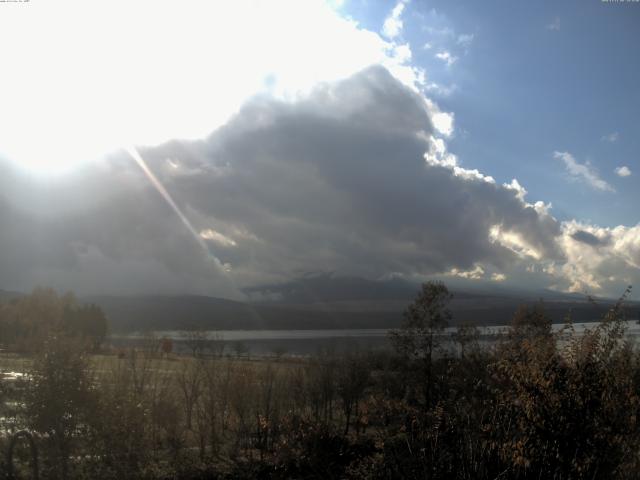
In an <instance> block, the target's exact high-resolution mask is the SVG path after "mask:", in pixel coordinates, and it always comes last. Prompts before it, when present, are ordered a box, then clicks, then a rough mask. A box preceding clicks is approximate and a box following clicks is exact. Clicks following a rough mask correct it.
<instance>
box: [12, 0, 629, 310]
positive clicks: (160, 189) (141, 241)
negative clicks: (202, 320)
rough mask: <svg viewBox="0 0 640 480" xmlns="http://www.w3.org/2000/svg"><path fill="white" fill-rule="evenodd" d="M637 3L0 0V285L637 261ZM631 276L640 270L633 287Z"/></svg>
mask: <svg viewBox="0 0 640 480" xmlns="http://www.w3.org/2000/svg"><path fill="white" fill-rule="evenodd" d="M639 21H640V3H639V2H633V1H621V2H606V1H601V0H597V1H596V0H587V1H564V2H551V1H549V2H526V3H522V2H518V4H517V5H516V4H515V3H514V2H498V1H492V0H487V1H484V2H475V1H458V2H450V1H441V0H431V1H420V2H418V1H416V0H413V1H399V2H393V1H392V2H373V1H371V0H344V1H336V0H333V1H323V0H309V1H293V0H290V1H285V0H283V1H257V0H251V1H250V0H246V1H244V0H239V1H234V2H226V3H223V2H206V1H196V0H189V1H184V2H157V1H153V2H152V1H140V2H126V1H124V0H115V1H112V2H98V1H95V2H94V1H74V0H60V1H56V2H44V1H42V0H31V1H29V2H5V3H0V65H2V76H1V77H0V225H2V228H1V229H0V289H5V290H22V291H25V290H31V289H32V288H33V287H35V286H37V285H46V286H53V287H54V288H57V289H60V290H73V291H75V292H77V293H79V294H137V293H162V294H165V293H197V294H206V295H213V296H219V297H227V298H243V295H244V294H243V293H242V291H243V289H244V288H246V287H250V286H256V285H261V284H277V283H279V282H288V281H290V280H292V279H295V278H299V277H302V276H305V275H309V274H318V273H328V272H332V273H333V274H334V275H349V276H360V277H363V278H367V279H389V278H404V279H407V280H411V281H423V280H426V279H430V278H439V279H443V280H445V281H447V280H450V281H454V280H456V279H464V280H465V281H468V282H478V284H483V285H500V286H513V287H518V288H525V289H531V290H539V289H552V290H557V291H567V292H580V293H589V294H592V295H606V296H617V295H619V294H621V293H622V292H623V291H624V288H625V287H626V286H627V285H638V284H640V282H639V281H638V280H640V224H639V221H640V218H639V214H638V212H637V209H636V208H635V207H636V205H638V204H639V201H640V189H639V188H637V185H638V180H637V179H638V174H639V172H640V135H639V134H640V119H639V118H638V115H637V111H638V107H639V106H640V91H639V89H638V88H637V84H638V80H640V58H639V57H638V56H637V55H636V54H635V46H636V45H638V43H639V41H640V29H638V28H637V25H638V22H639ZM634 297H635V298H638V297H637V295H634Z"/></svg>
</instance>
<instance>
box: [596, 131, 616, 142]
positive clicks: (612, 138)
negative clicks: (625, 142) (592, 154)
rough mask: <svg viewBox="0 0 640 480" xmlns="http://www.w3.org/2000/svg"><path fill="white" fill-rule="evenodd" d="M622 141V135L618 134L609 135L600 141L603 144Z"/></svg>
mask: <svg viewBox="0 0 640 480" xmlns="http://www.w3.org/2000/svg"><path fill="white" fill-rule="evenodd" d="M619 139H620V134H619V133H618V132H612V133H608V134H607V135H603V136H602V137H601V138H600V140H602V141H603V142H609V143H615V142H617V141H618V140H619Z"/></svg>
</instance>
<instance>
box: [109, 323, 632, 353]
mask: <svg viewBox="0 0 640 480" xmlns="http://www.w3.org/2000/svg"><path fill="white" fill-rule="evenodd" d="M596 325H597V322H584V323H574V328H575V331H576V332H577V333H580V332H583V331H584V330H585V329H586V328H594V327H595V326H596ZM563 326H564V325H563V324H554V325H553V328H554V330H560V329H561V328H562V327H563ZM507 328H508V327H507V326H504V325H503V326H486V327H479V330H480V335H481V340H480V341H481V343H485V344H489V343H491V342H493V341H494V340H495V336H496V335H500V334H501V333H503V332H504V331H506V329H507ZM455 331H456V328H455V327H450V328H447V329H445V331H444V334H443V335H444V336H446V337H449V336H450V335H452V334H453V333H455ZM388 332H389V330H387V329H383V328H363V329H326V330H212V331H208V332H200V333H201V334H202V335H203V337H202V338H206V340H204V341H206V342H207V343H209V342H210V343H211V344H212V345H215V344H217V347H218V348H222V347H223V346H224V352H225V353H231V354H233V353H234V352H235V351H236V349H237V348H244V349H246V350H247V351H248V352H249V353H250V354H252V355H273V354H276V353H277V354H288V355H310V354H313V353H316V352H318V351H319V350H323V349H325V350H326V349H328V350H333V351H336V352H341V351H346V350H358V349H388V348H390V346H391V344H390V342H389V338H388ZM153 335H154V336H155V337H157V338H162V337H167V338H171V339H172V340H173V341H174V350H176V351H178V352H183V351H186V350H188V342H189V340H190V334H189V333H187V332H184V331H179V330H165V331H157V332H154V333H153ZM627 335H628V336H629V337H632V338H635V337H640V325H639V324H638V321H637V320H629V321H627ZM148 337H149V335H145V334H141V333H134V334H130V335H123V336H114V337H112V343H113V344H114V345H115V346H124V345H131V344H137V343H140V342H143V341H144V339H145V338H148ZM239 345H241V346H240V347H239Z"/></svg>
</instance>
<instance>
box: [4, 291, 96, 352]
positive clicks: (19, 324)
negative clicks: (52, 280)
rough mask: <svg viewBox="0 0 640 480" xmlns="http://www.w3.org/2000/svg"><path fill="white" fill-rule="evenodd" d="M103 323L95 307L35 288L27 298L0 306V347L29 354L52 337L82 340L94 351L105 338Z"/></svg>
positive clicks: (69, 295) (10, 301) (70, 296)
mask: <svg viewBox="0 0 640 480" xmlns="http://www.w3.org/2000/svg"><path fill="white" fill-rule="evenodd" d="M107 330H108V325H107V319H106V317H105V315H104V313H103V312H102V310H101V309H100V307H98V306H96V305H83V304H81V303H79V302H78V300H77V299H76V298H75V296H74V295H73V294H70V293H67V294H65V295H62V296H60V295H58V294H57V293H56V292H55V291H54V290H52V289H44V288H38V289H35V290H34V291H33V292H32V293H31V294H30V295H25V296H22V297H18V298H14V299H11V300H9V301H6V302H3V303H0V344H1V345H3V347H4V348H5V349H7V348H8V349H12V350H17V351H24V352H31V351H37V350H38V349H39V348H40V346H41V345H42V343H43V342H44V341H45V340H46V339H47V338H48V337H49V336H51V335H53V334H62V335H65V336H69V337H76V338H80V339H83V340H85V341H87V342H89V343H90V345H91V347H92V348H93V349H97V348H98V347H99V346H100V344H101V343H102V342H103V341H104V339H105V337H106V335H107Z"/></svg>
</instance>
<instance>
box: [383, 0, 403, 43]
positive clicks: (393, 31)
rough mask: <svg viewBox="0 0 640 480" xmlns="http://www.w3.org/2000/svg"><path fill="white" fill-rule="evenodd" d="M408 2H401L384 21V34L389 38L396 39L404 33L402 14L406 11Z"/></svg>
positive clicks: (401, 0)
mask: <svg viewBox="0 0 640 480" xmlns="http://www.w3.org/2000/svg"><path fill="white" fill-rule="evenodd" d="M406 3H407V0H400V1H399V2H398V3H397V4H396V6H395V7H393V10H391V13H390V14H389V16H388V17H387V18H385V20H384V24H383V25H382V34H383V35H384V36H385V37H387V38H389V39H394V38H396V37H397V36H399V35H400V34H401V33H402V28H403V24H402V18H401V17H402V12H403V11H404V7H405V4H406Z"/></svg>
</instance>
